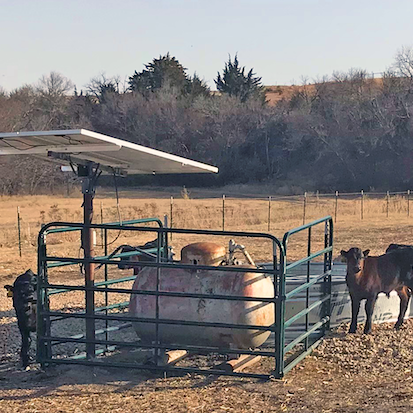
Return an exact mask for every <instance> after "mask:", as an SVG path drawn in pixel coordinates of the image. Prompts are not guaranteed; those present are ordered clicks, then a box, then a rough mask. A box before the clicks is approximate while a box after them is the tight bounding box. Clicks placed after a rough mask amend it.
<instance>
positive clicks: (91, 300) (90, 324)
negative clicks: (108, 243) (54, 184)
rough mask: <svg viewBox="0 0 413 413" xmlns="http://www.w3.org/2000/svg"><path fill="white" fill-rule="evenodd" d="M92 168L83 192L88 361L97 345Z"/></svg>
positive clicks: (89, 169)
mask: <svg viewBox="0 0 413 413" xmlns="http://www.w3.org/2000/svg"><path fill="white" fill-rule="evenodd" d="M92 172H93V171H92V168H91V166H89V165H88V176H87V177H84V180H83V185H82V192H83V223H84V227H83V231H82V247H83V251H84V257H85V287H86V294H85V299H86V317H87V318H86V340H87V341H88V342H87V343H86V356H87V358H88V359H93V358H94V357H95V344H94V343H90V342H89V341H94V340H95V319H94V318H92V317H93V316H94V315H95V292H94V291H92V290H88V288H93V287H94V285H95V272H94V265H93V264H92V263H91V262H90V259H91V258H93V255H94V251H93V242H92V228H90V224H91V223H92V219H93V196H94V182H95V181H94V178H93V176H92Z"/></svg>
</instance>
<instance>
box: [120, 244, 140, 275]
mask: <svg viewBox="0 0 413 413" xmlns="http://www.w3.org/2000/svg"><path fill="white" fill-rule="evenodd" d="M132 251H136V248H134V247H131V246H129V245H124V246H123V247H122V249H121V250H120V251H119V253H120V254H123V253H125V252H132ZM122 261H127V262H128V263H127V264H125V263H122V264H119V265H118V268H119V269H120V270H127V269H129V268H137V266H136V264H135V265H133V263H134V262H139V261H140V259H139V255H131V256H130V257H123V258H122Z"/></svg>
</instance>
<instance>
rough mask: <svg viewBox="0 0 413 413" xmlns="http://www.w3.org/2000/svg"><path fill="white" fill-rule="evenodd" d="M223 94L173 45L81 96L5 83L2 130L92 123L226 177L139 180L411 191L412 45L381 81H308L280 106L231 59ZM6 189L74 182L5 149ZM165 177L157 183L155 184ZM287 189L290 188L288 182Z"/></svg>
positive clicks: (219, 82) (49, 79) (1, 185)
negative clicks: (172, 50) (124, 75)
mask: <svg viewBox="0 0 413 413" xmlns="http://www.w3.org/2000/svg"><path fill="white" fill-rule="evenodd" d="M215 85H216V88H217V91H211V90H210V89H209V87H208V85H207V84H206V83H205V82H204V81H203V80H202V79H201V78H200V77H199V76H198V75H197V74H196V73H195V74H193V75H192V76H191V75H189V74H188V71H187V69H185V67H184V66H183V65H182V64H181V63H180V62H179V60H178V59H176V58H175V57H174V56H171V55H170V54H169V53H168V54H166V55H165V56H159V58H154V59H153V60H152V62H150V63H148V64H146V65H145V66H144V69H143V70H142V71H140V72H138V71H135V72H134V73H133V74H131V76H130V77H129V79H128V80H127V82H123V83H122V82H121V81H120V79H119V78H117V77H106V76H104V75H100V76H98V77H96V78H93V79H92V80H91V81H90V82H89V84H88V85H87V86H86V87H85V88H84V89H83V90H81V91H80V92H79V91H78V90H77V89H76V87H74V86H73V84H72V82H71V81H70V80H69V79H67V78H65V77H64V76H62V75H61V74H58V73H54V72H52V73H50V74H49V75H47V76H44V77H42V78H41V79H40V80H39V82H38V83H37V84H35V85H24V86H22V87H20V88H18V89H16V90H13V91H11V92H9V93H6V92H5V91H1V90H0V131H1V132H10V131H23V130H49V129H71V128H85V129H91V130H94V131H96V132H100V133H103V134H107V135H111V136H115V137H118V138H121V139H126V140H129V141H131V142H134V143H138V144H141V145H145V146H150V147H153V148H156V149H160V150H164V151H167V152H171V153H174V154H177V155H182V156H185V157H188V158H192V159H196V160H199V161H202V162H207V163H211V164H214V165H216V166H218V167H219V168H220V173H219V174H218V175H217V176H210V175H207V176H202V177H197V178H196V181H193V180H191V178H190V177H186V178H185V180H182V179H181V178H179V177H174V178H169V179H162V181H159V179H160V178H156V177H149V178H130V179H129V180H128V181H127V182H128V183H133V184H137V183H139V184H144V183H153V182H156V183H157V184H160V183H166V184H169V183H170V184H178V185H179V184H181V183H182V184H183V183H184V182H186V183H187V185H188V184H191V183H192V184H195V183H196V184H197V185H226V184H236V183H262V182H265V183H267V184H268V183H269V184H271V185H273V186H274V191H273V192H274V193H275V192H277V189H279V188H281V187H282V188H284V190H286V191H297V190H299V191H301V190H302V191H304V190H305V191H311V190H320V191H324V192H328V191H333V190H340V191H355V190H360V189H364V190H366V191H367V190H374V189H380V190H387V189H392V190H405V189H410V188H411V186H412V184H413V182H412V174H411V159H412V155H413V123H412V114H413V113H412V112H413V110H412V108H413V51H412V50H411V49H408V48H404V49H402V50H401V51H399V52H398V54H397V55H396V58H395V61H394V62H393V65H392V66H391V68H390V69H388V70H387V71H386V72H385V73H384V74H383V76H382V78H380V79H372V78H371V77H370V76H368V74H367V72H366V71H365V70H359V69H357V70H355V69H351V70H349V71H348V72H346V73H333V75H332V76H329V77H326V78H323V79H321V80H318V81H316V82H313V83H312V84H308V83H305V82H304V83H303V84H302V85H301V86H299V87H297V88H295V89H294V90H295V92H294V93H293V94H292V96H286V97H283V95H282V93H283V92H282V89H280V93H281V99H280V100H279V102H278V103H277V104H276V105H269V104H268V102H267V101H266V90H265V87H264V86H263V85H262V81H261V78H260V77H259V76H257V75H256V74H255V73H254V72H253V69H250V70H247V69H246V68H245V67H243V66H242V65H241V64H240V63H239V60H238V57H237V56H235V57H234V58H231V57H229V59H228V61H227V62H226V63H225V65H224V68H223V69H222V71H221V72H218V73H217V77H216V79H215ZM0 174H1V177H2V179H1V182H0V194H17V193H24V192H25V193H37V192H38V191H40V190H47V191H53V190H56V189H57V188H62V187H64V186H65V185H67V184H69V182H68V177H67V176H64V175H63V174H61V173H60V172H59V170H58V168H57V167H56V165H54V164H49V163H46V164H45V163H42V162H40V161H38V160H35V159H33V158H25V157H8V158H5V157H0ZM157 179H158V181H156V180H157ZM285 188H287V189H285Z"/></svg>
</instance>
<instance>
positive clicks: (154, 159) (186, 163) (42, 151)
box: [0, 129, 218, 174]
mask: <svg viewBox="0 0 413 413" xmlns="http://www.w3.org/2000/svg"><path fill="white" fill-rule="evenodd" d="M56 154H59V156H56ZM0 155H34V156H37V157H41V158H45V159H49V160H52V159H56V158H60V159H59V161H61V162H62V163H63V162H65V160H64V159H63V158H64V155H67V157H68V156H69V155H70V157H72V158H73V159H76V162H73V163H76V164H78V163H79V162H78V161H79V160H83V161H92V162H95V163H97V164H99V165H100V166H101V168H102V167H108V168H116V169H118V170H121V171H123V172H126V173H128V174H155V173H157V174H188V173H191V174H193V173H206V172H212V173H217V172H218V168H216V167H215V166H210V165H206V164H203V163H201V162H196V161H192V160H190V159H186V158H182V157H180V156H176V155H171V154H169V153H165V152H162V151H158V150H156V149H151V148H147V147H145V146H141V145H137V144H135V143H131V142H128V141H125V140H122V139H117V138H112V137H110V136H106V135H102V134H100V133H96V132H91V131H88V130H86V129H73V130H54V131H35V132H12V133H0ZM62 155H63V156H62ZM67 162H68V161H67V160H66V162H65V163H67ZM102 169H103V171H104V172H105V170H104V168H102Z"/></svg>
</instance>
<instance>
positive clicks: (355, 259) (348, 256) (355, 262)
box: [340, 247, 370, 274]
mask: <svg viewBox="0 0 413 413" xmlns="http://www.w3.org/2000/svg"><path fill="white" fill-rule="evenodd" d="M369 253H370V250H364V251H362V250H361V249H360V248H357V247H353V248H350V249H349V250H348V251H344V250H341V252H340V254H341V256H342V257H343V258H344V259H345V260H346V262H347V270H348V271H349V272H351V273H353V274H357V273H359V272H360V271H361V268H362V267H361V261H362V260H363V259H364V258H366V257H367V256H368V255H369Z"/></svg>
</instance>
